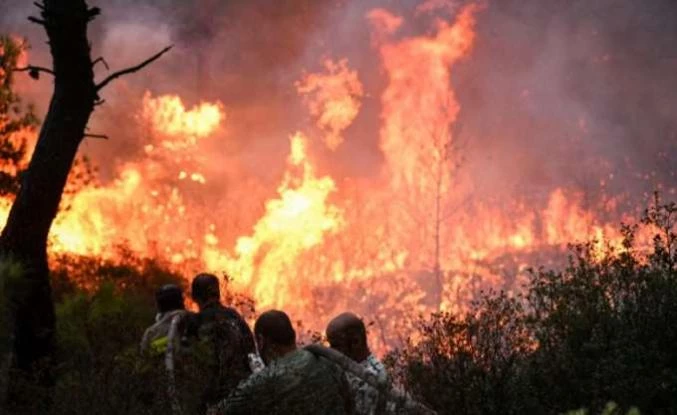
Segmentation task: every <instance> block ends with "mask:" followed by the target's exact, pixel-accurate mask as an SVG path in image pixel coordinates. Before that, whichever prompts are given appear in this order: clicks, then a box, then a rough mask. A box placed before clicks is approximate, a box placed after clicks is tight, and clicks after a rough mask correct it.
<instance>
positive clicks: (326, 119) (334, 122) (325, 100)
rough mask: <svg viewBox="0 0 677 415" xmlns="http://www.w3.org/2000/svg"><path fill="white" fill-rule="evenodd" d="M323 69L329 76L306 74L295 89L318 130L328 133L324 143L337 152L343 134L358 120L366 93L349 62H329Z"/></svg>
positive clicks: (325, 63) (327, 61) (326, 62)
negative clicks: (315, 119) (314, 119)
mask: <svg viewBox="0 0 677 415" xmlns="http://www.w3.org/2000/svg"><path fill="white" fill-rule="evenodd" d="M324 67H325V69H326V71H327V73H326V74H306V76H305V77H304V78H303V80H301V81H299V82H297V83H296V89H297V91H298V93H299V94H300V95H302V96H304V102H305V104H306V106H307V108H308V111H309V112H310V114H311V115H312V116H313V117H315V118H317V126H318V128H320V130H322V131H323V132H324V133H325V134H326V135H325V137H324V142H325V144H326V145H327V147H329V148H330V149H331V150H335V149H336V148H337V147H338V146H339V145H340V144H341V143H342V142H343V137H342V136H341V133H342V132H343V130H345V129H346V128H347V127H348V126H350V124H352V122H353V120H354V119H355V117H357V114H358V113H359V111H360V106H361V102H360V99H361V98H362V96H363V95H364V92H363V90H362V84H361V83H360V80H359V78H358V77H357V72H355V71H351V70H350V69H349V68H348V61H347V60H345V59H343V60H341V61H339V62H338V63H336V62H333V61H331V60H326V61H325V62H324Z"/></svg>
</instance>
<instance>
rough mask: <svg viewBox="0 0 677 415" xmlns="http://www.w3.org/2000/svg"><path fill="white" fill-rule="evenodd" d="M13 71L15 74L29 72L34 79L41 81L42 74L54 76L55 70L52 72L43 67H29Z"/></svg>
mask: <svg viewBox="0 0 677 415" xmlns="http://www.w3.org/2000/svg"><path fill="white" fill-rule="evenodd" d="M12 71H14V72H26V71H28V76H30V77H31V78H33V79H40V72H45V73H48V74H50V75H52V76H54V71H53V70H51V69H49V68H43V67H42V66H33V65H28V66H26V67H25V68H14V69H13V70H12Z"/></svg>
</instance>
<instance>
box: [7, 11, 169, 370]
mask: <svg viewBox="0 0 677 415" xmlns="http://www.w3.org/2000/svg"><path fill="white" fill-rule="evenodd" d="M36 6H37V7H38V8H39V9H40V17H39V18H37V17H29V20H30V21H32V22H34V23H36V24H39V25H41V26H43V27H44V28H45V30H46V32H47V37H48V38H49V46H50V51H51V54H52V60H53V68H45V67H38V66H28V67H26V68H16V70H20V71H21V70H25V71H28V73H29V74H30V75H31V77H33V78H37V77H38V76H39V75H40V74H47V75H48V76H53V77H54V92H53V95H52V99H51V102H50V105H49V110H48V112H47V115H46V117H45V120H44V123H43V124H42V128H41V130H40V135H39V137H38V141H37V144H36V147H35V151H34V153H33V156H32V158H31V161H30V163H29V165H28V168H27V170H26V172H25V173H24V175H23V177H22V179H21V184H20V189H19V192H18V194H17V197H16V200H15V201H14V204H13V205H12V209H11V211H10V213H9V217H8V219H7V224H6V225H5V228H4V229H3V231H2V235H0V255H2V256H3V257H4V258H12V259H13V260H15V261H18V262H20V263H21V264H22V266H23V269H24V275H23V276H22V279H21V282H20V284H18V287H17V289H13V290H12V292H11V293H10V297H11V298H10V301H11V303H12V319H13V323H14V324H13V326H14V328H15V329H14V354H15V359H16V364H17V366H18V368H20V369H23V370H30V369H32V368H33V367H34V364H35V363H36V362H39V361H41V360H42V359H44V358H49V357H50V356H51V355H52V352H53V347H54V343H53V337H54V326H55V317H54V305H53V302H52V294H51V286H50V280H49V267H48V263H47V236H48V234H49V230H50V227H51V225H52V221H53V220H54V217H55V216H56V214H57V211H58V208H59V203H60V201H61V196H62V194H63V191H64V186H65V185H66V181H67V178H68V174H69V172H70V170H71V166H72V165H73V161H74V159H75V156H76V153H77V150H78V146H79V145H80V142H81V141H82V140H83V138H84V137H85V136H86V134H85V129H86V127H87V122H88V121H89V117H90V115H91V114H92V111H93V110H94V108H95V106H96V105H98V104H100V103H102V102H103V101H102V100H101V99H100V97H99V92H100V90H101V89H102V88H103V87H105V86H106V85H108V84H109V83H110V82H111V81H113V80H114V79H116V78H118V77H120V76H122V75H125V74H129V73H132V72H136V71H138V70H140V69H141V68H143V67H144V66H146V65H148V64H149V63H151V62H153V61H154V60H156V59H158V58H159V57H160V56H161V55H162V54H164V53H165V52H166V51H167V50H169V48H166V49H164V50H162V51H161V52H159V53H158V54H156V55H155V56H152V57H151V58H149V59H147V60H146V61H144V62H142V63H140V64H139V65H136V66H134V67H131V68H127V69H124V70H121V71H118V72H115V73H113V74H111V75H110V76H108V77H107V78H106V79H104V80H102V81H101V82H99V83H96V82H95V80H94V72H93V66H94V65H96V64H97V63H98V62H100V61H101V59H96V60H92V58H91V54H90V45H89V41H88V39H87V26H88V24H89V22H91V21H92V20H93V19H94V18H95V17H96V16H97V15H98V14H99V13H100V12H101V10H100V9H99V8H97V7H92V8H90V7H89V6H88V5H87V3H86V1H85V0H45V1H44V3H36ZM48 360H49V359H48Z"/></svg>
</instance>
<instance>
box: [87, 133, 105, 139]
mask: <svg viewBox="0 0 677 415" xmlns="http://www.w3.org/2000/svg"><path fill="white" fill-rule="evenodd" d="M84 137H85V138H100V139H102V140H108V138H109V137H108V136H107V135H106V134H85V135H84Z"/></svg>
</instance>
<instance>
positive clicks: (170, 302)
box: [155, 284, 185, 313]
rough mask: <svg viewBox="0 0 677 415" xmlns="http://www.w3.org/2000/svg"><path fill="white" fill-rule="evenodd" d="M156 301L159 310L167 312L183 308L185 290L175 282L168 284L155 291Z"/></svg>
mask: <svg viewBox="0 0 677 415" xmlns="http://www.w3.org/2000/svg"><path fill="white" fill-rule="evenodd" d="M155 303H156V304H157V309H158V312H160V313H166V312H168V311H174V310H183V309H184V308H185V306H184V305H183V291H181V287H179V286H178V285H175V284H167V285H163V286H162V287H160V288H158V289H157V291H155Z"/></svg>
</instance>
